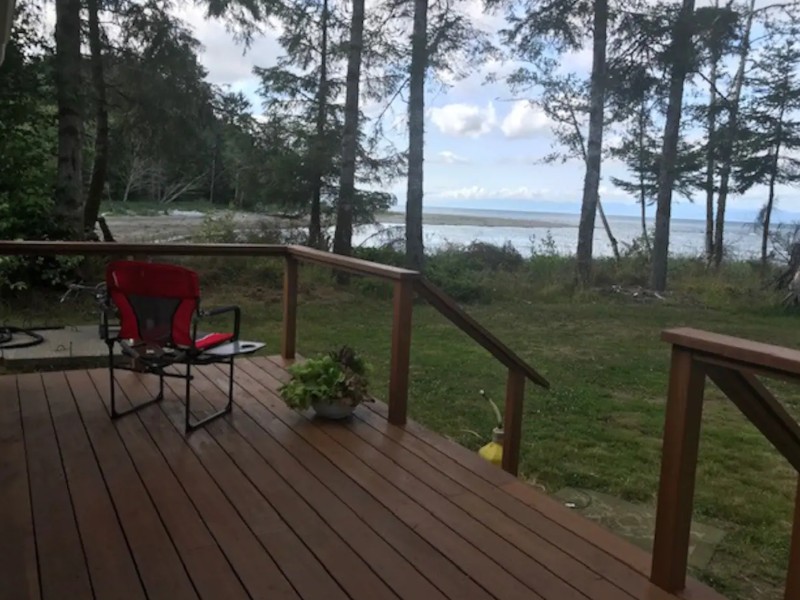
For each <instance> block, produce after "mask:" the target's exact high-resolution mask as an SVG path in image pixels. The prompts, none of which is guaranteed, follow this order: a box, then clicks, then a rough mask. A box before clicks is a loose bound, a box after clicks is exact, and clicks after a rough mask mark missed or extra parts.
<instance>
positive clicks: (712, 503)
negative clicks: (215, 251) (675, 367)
mask: <svg viewBox="0 0 800 600" xmlns="http://www.w3.org/2000/svg"><path fill="white" fill-rule="evenodd" d="M562 263H563V261H560V262H559V261H558V260H556V259H551V260H550V261H549V262H548V261H546V260H537V261H533V262H530V261H525V262H524V264H521V265H516V266H514V267H510V268H509V269H508V270H503V269H501V268H498V269H497V270H494V271H491V270H486V269H483V270H473V271H471V272H470V273H472V274H471V275H470V274H467V275H465V274H464V273H460V274H459V277H461V279H463V280H464V281H469V282H473V283H475V282H477V284H478V285H480V286H483V287H485V288H486V289H489V290H491V298H490V301H488V300H487V299H485V298H479V299H478V300H480V302H478V303H475V304H471V305H470V306H469V307H468V310H469V312H470V313H471V314H472V315H473V316H474V317H475V318H477V319H478V321H479V322H481V323H482V324H483V325H485V326H486V327H487V328H488V329H489V330H491V331H492V332H494V333H495V334H497V335H498V336H499V337H500V339H502V340H504V341H505V342H506V343H507V344H508V345H509V346H510V347H511V348H513V349H514V350H515V351H516V352H518V353H519V354H520V355H521V356H522V357H523V358H524V359H526V360H527V361H529V362H530V363H531V364H532V365H534V366H535V367H536V368H537V369H538V370H539V371H540V372H541V373H542V374H543V375H545V377H547V378H548V379H549V381H550V382H551V384H552V389H551V390H550V391H544V390H539V389H531V388H530V387H529V388H528V393H527V396H526V404H525V422H524V439H523V444H522V454H521V476H523V477H525V478H526V479H528V480H529V481H531V482H532V483H534V484H535V485H537V486H540V487H541V488H543V489H545V490H547V491H549V492H554V491H556V490H558V489H560V488H562V487H564V486H572V487H583V488H590V489H594V490H598V491H602V492H606V493H610V494H613V495H615V496H619V497H622V498H624V499H626V500H629V501H633V502H638V503H645V504H653V503H654V501H655V494H656V490H657V485H658V476H659V466H660V449H661V434H662V427H663V416H664V415H663V412H664V398H665V394H666V388H667V374H668V369H669V347H668V346H667V345H666V344H664V343H662V342H660V341H659V334H660V332H661V330H662V329H664V328H666V327H672V326H679V325H691V326H695V327H700V328H704V329H709V330H714V331H719V332H724V333H730V334H735V335H740V336H745V337H750V338H754V339H758V340H763V341H768V342H771V343H777V344H782V345H786V346H791V347H798V346H799V345H800V343H798V339H797V336H796V334H795V331H796V326H797V316H796V315H793V314H790V313H787V312H785V311H783V310H781V309H779V308H777V307H776V302H775V300H776V298H775V297H774V296H773V295H772V294H771V293H770V292H767V291H764V290H763V289H761V286H760V285H758V283H757V279H755V278H754V276H753V270H752V268H751V267H750V266H748V265H738V266H731V267H730V268H729V270H728V271H726V272H724V273H723V274H721V275H719V276H710V275H708V274H707V273H706V272H705V271H704V270H702V269H698V267H697V265H695V264H693V263H691V262H690V261H687V262H684V263H679V264H676V265H675V266H674V268H673V276H674V278H673V282H674V284H675V286H676V288H677V289H678V291H676V292H675V293H674V294H672V295H671V296H670V297H668V298H667V300H665V301H660V300H655V299H652V298H650V299H644V300H643V299H640V298H633V297H630V296H627V295H622V294H615V293H611V292H609V291H608V290H607V289H606V287H605V283H604V281H605V278H608V279H609V280H612V279H614V278H616V279H617V280H620V279H621V278H624V274H623V273H620V272H616V273H614V272H612V267H610V266H608V265H603V264H601V265H600V266H599V268H598V274H597V276H598V278H599V279H598V280H599V282H600V283H599V286H600V287H599V291H598V290H594V291H591V292H583V293H567V292H566V291H565V290H567V289H568V288H570V286H571V283H570V279H569V278H568V277H566V274H567V272H568V270H569V269H571V266H570V265H568V264H562ZM279 269H280V266H279V265H278V264H276V263H275V262H274V261H272V262H270V261H248V262H246V263H245V262H238V261H235V260H227V259H226V260H224V261H223V260H219V261H206V262H205V263H203V267H202V268H201V275H202V279H203V282H204V284H205V286H206V297H207V301H208V303H209V304H222V303H229V302H231V301H235V302H237V303H238V304H240V305H241V306H242V308H243V311H244V323H243V327H244V331H245V334H246V335H247V336H248V337H251V338H254V339H263V340H265V341H267V342H268V345H269V346H268V348H269V350H270V351H271V352H277V351H278V343H279V342H278V340H279V335H280V331H281V305H280V270H279ZM443 271H444V269H443ZM455 271H457V269H455V270H454V272H455ZM235 282H240V283H235ZM245 282H246V283H245ZM254 282H255V283H254ZM628 283H629V284H630V285H634V284H635V281H632V280H631V281H629V282H628ZM390 293H391V290H390V289H389V288H388V286H384V285H383V284H376V283H374V282H369V283H367V282H366V281H365V280H355V281H354V283H353V285H351V286H349V287H348V288H341V287H334V286H332V285H331V284H330V283H329V279H328V276H327V274H325V273H323V272H320V271H317V270H316V269H311V268H304V269H303V272H302V274H301V300H300V308H299V318H298V348H299V351H300V352H301V353H302V354H304V355H306V356H311V355H316V354H319V353H323V352H327V351H328V350H329V349H331V348H332V347H334V346H336V345H339V344H344V343H347V344H350V345H352V346H354V347H355V348H356V349H358V350H359V351H360V352H362V353H363V354H364V355H365V356H366V357H367V358H368V359H369V360H370V361H371V363H372V365H373V367H374V391H375V393H376V395H378V396H385V390H386V386H387V381H388V372H389V353H390V329H391V302H389V301H388V298H389V297H390ZM37 298H38V300H37V301H35V302H30V303H28V304H27V305H26V306H25V309H24V310H23V309H22V308H21V306H22V303H13V304H8V305H6V306H5V307H4V308H3V309H2V311H0V322H1V321H11V320H15V322H17V323H20V322H22V321H26V322H40V320H41V319H42V318H43V316H44V315H47V321H49V322H51V323H52V322H54V321H58V320H59V319H72V320H75V319H77V320H86V321H91V319H92V317H93V315H92V312H91V310H90V309H89V308H88V307H78V308H76V307H75V306H63V305H57V306H55V307H54V305H53V304H52V301H51V299H49V298H47V297H44V296H37ZM59 311H61V312H59ZM76 312H77V314H76ZM411 359H412V360H411V394H410V413H411V417H412V418H414V419H416V420H417V421H420V422H421V423H423V424H425V425H426V426H428V427H429V428H431V429H433V430H436V431H438V432H440V433H441V434H443V435H446V436H448V437H450V438H452V439H454V440H456V441H458V442H460V443H461V444H464V445H465V446H468V447H470V448H472V449H475V450H477V448H478V447H479V446H480V445H482V444H483V443H484V442H485V441H486V440H488V438H489V436H490V433H491V428H492V414H491V411H490V409H489V407H488V406H487V405H486V403H485V402H484V401H483V400H482V399H481V398H480V396H479V394H478V391H479V390H480V389H486V390H487V392H488V393H489V394H490V396H491V397H493V398H495V399H497V400H501V399H502V398H503V394H504V382H505V375H506V374H505V370H504V369H503V367H502V366H501V365H500V364H499V363H497V362H496V361H494V360H493V359H492V357H491V356H489V355H488V354H487V353H486V352H485V351H483V349H481V348H480V347H479V346H477V345H476V344H475V343H474V342H472V340H470V339H469V338H468V337H467V336H466V335H465V334H463V333H461V332H460V331H458V330H457V329H456V328H455V327H454V326H452V325H451V324H450V323H449V322H447V321H446V320H444V319H443V318H442V317H441V316H440V315H439V314H438V313H436V312H435V311H434V310H433V309H431V308H430V307H428V306H427V305H424V304H419V305H417V306H416V307H415V312H414V333H413V342H412V354H411ZM774 389H775V390H776V392H779V396H780V397H781V399H782V400H783V401H784V404H785V405H786V406H787V408H788V409H789V410H790V412H792V413H793V414H794V415H796V416H800V399H799V398H798V395H797V393H796V392H794V391H793V390H792V388H791V387H789V386H786V385H783V386H775V387H774ZM470 432H478V433H479V435H480V436H481V439H478V438H476V437H475V435H474V434H473V433H470ZM795 485H796V474H795V473H794V472H793V470H792V469H791V468H790V467H789V466H788V465H787V464H786V462H785V461H784V460H783V459H782V457H781V456H780V455H779V454H778V453H777V452H776V451H774V450H773V449H772V448H771V447H770V446H769V444H768V443H767V442H766V440H765V439H764V438H763V436H761V434H760V433H759V432H758V431H756V430H755V428H754V427H753V426H752V425H750V424H749V423H748V422H747V421H746V420H745V419H744V418H743V417H742V416H741V415H740V414H739V413H738V412H737V410H736V409H735V408H734V407H733V405H732V404H731V403H730V402H729V401H727V400H726V399H724V397H723V396H722V395H721V394H720V393H719V392H718V391H717V390H716V389H715V388H713V387H712V386H711V384H709V388H708V393H707V399H706V404H705V413H704V420H703V432H702V440H701V449H700V463H699V470H698V485H697V492H696V504H695V511H696V512H695V514H696V516H697V517H698V518H699V519H700V520H702V521H704V522H706V523H709V524H713V525H716V526H718V527H721V528H722V529H724V530H725V531H726V532H727V535H726V537H725V539H724V540H723V542H722V543H721V545H720V546H719V548H718V551H717V553H716V555H715V557H714V559H713V561H712V562H711V564H710V565H709V567H708V568H707V569H704V570H703V571H701V572H696V573H694V575H695V576H697V577H699V578H701V579H702V580H704V581H706V582H708V583H710V584H711V585H713V586H714V587H715V588H716V589H718V590H719V591H720V592H721V593H723V594H725V595H726V596H728V597H730V598H732V599H741V600H745V599H747V600H750V599H753V598H765V599H773V598H774V599H777V598H781V597H782V591H783V582H784V579H785V576H786V565H787V557H788V544H789V536H790V531H791V510H792V506H793V494H794V490H795Z"/></svg>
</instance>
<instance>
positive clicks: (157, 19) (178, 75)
mask: <svg viewBox="0 0 800 600" xmlns="http://www.w3.org/2000/svg"><path fill="white" fill-rule="evenodd" d="M112 15H113V17H114V19H115V23H114V26H115V29H118V31H119V36H118V38H117V39H116V40H115V45H114V47H109V48H108V52H107V53H106V55H105V57H104V58H105V61H104V67H105V70H104V75H105V81H106V86H105V87H106V92H107V101H108V106H109V111H110V117H109V121H110V124H111V127H110V130H109V140H110V143H109V145H110V147H112V148H114V157H113V158H114V160H113V161H112V162H111V163H110V164H109V171H108V187H109V195H110V196H111V197H117V198H120V197H122V196H126V197H128V199H131V200H136V199H150V200H156V201H159V200H161V201H163V200H169V199H170V198H173V199H174V197H175V194H176V193H178V192H180V193H182V194H185V195H192V196H194V197H202V196H203V195H204V193H203V192H204V190H207V189H208V187H207V183H208V181H209V180H210V173H209V171H210V164H211V162H212V160H211V158H212V156H213V153H214V138H213V136H212V135H210V133H211V132H213V131H214V129H215V123H216V122H215V114H214V106H213V90H212V88H211V86H210V85H209V84H208V83H207V82H206V81H205V76H206V72H205V70H204V69H203V68H202V66H201V65H200V62H199V58H198V55H197V52H198V49H199V43H198V41H197V40H196V39H195V38H194V37H193V36H192V34H191V32H190V31H189V30H188V29H187V28H186V26H185V25H184V24H183V23H181V22H180V21H179V20H178V19H176V18H175V17H174V16H172V15H171V14H169V12H167V11H166V10H165V8H164V7H163V6H162V5H159V4H155V3H153V4H138V3H129V4H124V5H122V6H120V7H119V8H118V9H117V10H116V11H115V12H114V13H112ZM132 174H133V175H134V177H133V178H131V177H130V175H132ZM132 183H133V184H135V185H130V184H132ZM187 184H189V185H188V186H187ZM123 190H128V191H129V192H130V193H132V195H130V196H127V195H126V194H123ZM115 192H116V193H115ZM134 192H135V193H134Z"/></svg>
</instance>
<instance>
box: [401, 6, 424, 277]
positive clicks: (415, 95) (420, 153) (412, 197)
mask: <svg viewBox="0 0 800 600" xmlns="http://www.w3.org/2000/svg"><path fill="white" fill-rule="evenodd" d="M427 45H428V0H414V27H413V32H412V34H411V67H410V69H409V82H410V83H409V98H408V188H407V194H406V263H407V265H408V267H409V268H410V269H416V270H418V271H420V270H422V267H423V262H424V260H425V248H424V244H423V241H422V198H423V194H424V192H423V189H424V188H423V173H424V160H425V79H426V74H427V70H428V48H427Z"/></svg>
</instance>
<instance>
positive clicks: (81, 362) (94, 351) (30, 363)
mask: <svg viewBox="0 0 800 600" xmlns="http://www.w3.org/2000/svg"><path fill="white" fill-rule="evenodd" d="M37 333H39V334H40V335H42V336H43V337H44V342H42V343H41V344H39V345H37V346H31V347H30V348H16V349H8V350H3V349H0V366H3V367H5V368H7V369H11V370H43V369H66V368H76V367H92V366H104V365H105V364H106V363H107V361H108V347H107V346H106V344H105V342H104V341H103V340H102V339H100V336H99V332H98V326H97V325H78V326H67V327H64V328H63V329H51V330H47V331H41V332H37ZM19 340H20V341H25V340H26V338H25V337H24V336H20V337H19Z"/></svg>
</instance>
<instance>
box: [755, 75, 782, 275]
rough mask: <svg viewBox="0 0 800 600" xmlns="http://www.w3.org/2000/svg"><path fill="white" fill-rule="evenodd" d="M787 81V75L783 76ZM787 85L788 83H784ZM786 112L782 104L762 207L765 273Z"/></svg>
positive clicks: (762, 262) (763, 265)
mask: <svg viewBox="0 0 800 600" xmlns="http://www.w3.org/2000/svg"><path fill="white" fill-rule="evenodd" d="M784 77H785V78H786V79H788V74H787V75H785V76H784ZM786 83H787V84H788V81H787V82H786ZM785 112H786V105H785V104H782V105H781V108H780V114H779V115H778V124H777V127H776V131H775V155H774V156H773V158H772V165H771V171H770V174H769V196H768V197H767V205H766V206H765V207H764V222H763V223H762V225H763V230H762V232H761V266H762V267H763V269H764V272H765V273H766V267H767V244H768V242H769V226H770V221H771V220H772V209H773V206H774V205H775V184H776V183H777V181H778V165H779V164H780V162H779V161H780V154H781V141H782V138H783V117H784V114H785Z"/></svg>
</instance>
